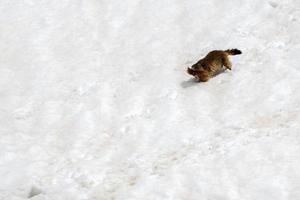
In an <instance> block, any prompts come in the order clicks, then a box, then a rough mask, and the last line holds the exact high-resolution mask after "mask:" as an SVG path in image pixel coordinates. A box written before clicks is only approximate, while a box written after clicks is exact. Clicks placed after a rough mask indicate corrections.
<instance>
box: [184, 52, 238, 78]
mask: <svg viewBox="0 0 300 200" xmlns="http://www.w3.org/2000/svg"><path fill="white" fill-rule="evenodd" d="M238 54H242V52H241V51H240V50H238V49H228V50H225V51H222V50H215V51H211V52H209V53H208V54H207V55H206V56H205V57H204V58H202V59H201V60H199V61H198V62H197V63H196V64H194V65H192V67H191V68H189V67H188V69H187V73H188V74H190V75H192V76H195V78H196V79H197V80H198V81H202V82H206V81H208V80H209V79H210V78H211V77H213V76H214V75H216V74H218V73H219V71H220V70H222V69H223V66H224V67H225V69H229V70H231V66H232V64H231V62H230V61H229V58H228V56H229V55H230V56H231V55H238Z"/></svg>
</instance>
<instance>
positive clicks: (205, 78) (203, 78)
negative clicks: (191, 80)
mask: <svg viewBox="0 0 300 200" xmlns="http://www.w3.org/2000/svg"><path fill="white" fill-rule="evenodd" d="M197 76H198V78H199V80H200V81H202V82H206V81H208V80H209V78H210V75H209V73H208V72H207V71H201V72H200V73H198V74H197Z"/></svg>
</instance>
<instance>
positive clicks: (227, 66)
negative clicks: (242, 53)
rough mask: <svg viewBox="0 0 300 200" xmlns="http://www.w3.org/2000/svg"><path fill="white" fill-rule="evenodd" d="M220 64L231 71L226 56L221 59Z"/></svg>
mask: <svg viewBox="0 0 300 200" xmlns="http://www.w3.org/2000/svg"><path fill="white" fill-rule="evenodd" d="M222 62H223V65H224V66H225V67H226V68H227V69H229V70H231V66H232V64H231V62H230V60H229V58H228V56H224V57H223V59H222Z"/></svg>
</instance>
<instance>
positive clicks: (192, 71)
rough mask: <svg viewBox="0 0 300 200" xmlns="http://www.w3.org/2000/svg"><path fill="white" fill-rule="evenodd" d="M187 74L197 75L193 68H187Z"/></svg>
mask: <svg viewBox="0 0 300 200" xmlns="http://www.w3.org/2000/svg"><path fill="white" fill-rule="evenodd" d="M186 72H187V73H188V74H190V75H192V76H195V75H196V72H195V70H193V69H191V68H189V67H188V68H187V70H186Z"/></svg>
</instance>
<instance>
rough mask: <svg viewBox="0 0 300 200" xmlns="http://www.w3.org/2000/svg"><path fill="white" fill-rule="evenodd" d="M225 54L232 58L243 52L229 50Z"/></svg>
mask: <svg viewBox="0 0 300 200" xmlns="http://www.w3.org/2000/svg"><path fill="white" fill-rule="evenodd" d="M225 52H226V53H228V54H229V55H232V56H233V55H239V54H242V51H241V50H239V49H227V50H226V51H225Z"/></svg>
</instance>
